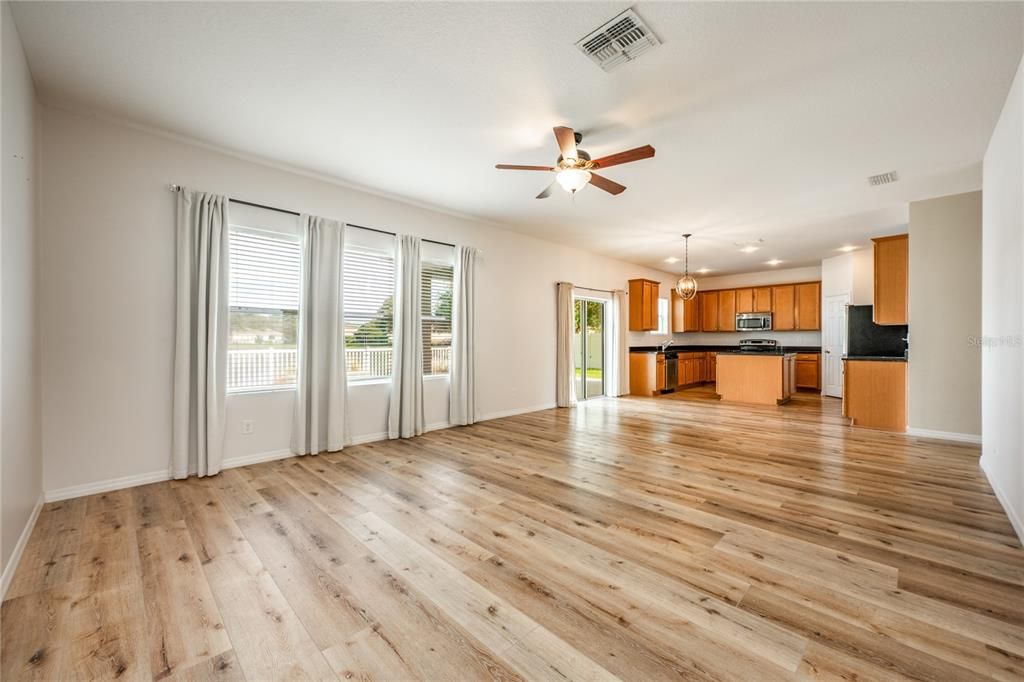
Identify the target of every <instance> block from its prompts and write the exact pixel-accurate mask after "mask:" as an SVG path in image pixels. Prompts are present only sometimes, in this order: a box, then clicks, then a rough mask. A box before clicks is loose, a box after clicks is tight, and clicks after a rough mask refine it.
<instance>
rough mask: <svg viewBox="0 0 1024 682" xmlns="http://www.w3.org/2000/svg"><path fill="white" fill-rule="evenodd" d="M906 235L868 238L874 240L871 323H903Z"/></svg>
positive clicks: (907, 247)
mask: <svg viewBox="0 0 1024 682" xmlns="http://www.w3.org/2000/svg"><path fill="white" fill-rule="evenodd" d="M908 237H909V235H905V234H898V235H895V236H892V237H878V238H876V239H872V240H871V241H873V242H874V243H875V307H874V320H875V324H907V300H908V295H907V289H908V271H909V259H910V240H909V239H908Z"/></svg>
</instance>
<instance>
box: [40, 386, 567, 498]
mask: <svg viewBox="0 0 1024 682" xmlns="http://www.w3.org/2000/svg"><path fill="white" fill-rule="evenodd" d="M553 407H555V404H554V403H545V404H543V405H534V406H532V407H524V408H519V409H514V410H505V411H502V412H492V413H490V414H486V415H483V416H481V417H480V418H479V419H477V421H487V420H489V419H499V418H501V417H511V416H513V415H517V414H525V413H527V412H537V411H539V410H548V409H551V408H553ZM450 426H451V424H449V423H448V422H436V423H434V424H428V425H427V427H426V430H427V431H436V430H439V429H447V428H448V427H450ZM387 438H388V434H387V431H380V432H377V433H367V434H364V435H362V436H356V437H355V438H353V439H352V442H351V445H362V444H363V443H373V442H376V441H381V440H387ZM292 456H293V455H292V452H291V450H270V451H268V452H258V453H256V454H253V455H241V456H238V457H230V458H228V459H225V460H224V461H223V462H222V463H221V468H222V469H234V468H235V467H243V466H248V465H250V464H259V463H261V462H271V461H274V460H277V459H287V458H288V457H292ZM170 479H171V473H170V470H169V469H164V470H161V471H151V472H149V473H145V474H136V475H134V476H122V477H120V478H110V479H107V480H105V481H96V482H94V483H85V484H82V485H73V486H68V487H67V488H57V489H54V490H47V491H46V492H45V493H44V495H43V499H44V500H45V501H46V502H58V501H60V500H69V499H71V498H73V497H83V496H85V495H96V494H97V493H109V492H111V491H112V490H121V489H122V488H134V487H135V486H139V485H146V484H149V483H159V482H160V481H169V480H170Z"/></svg>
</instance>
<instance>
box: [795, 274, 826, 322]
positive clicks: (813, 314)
mask: <svg viewBox="0 0 1024 682" xmlns="http://www.w3.org/2000/svg"><path fill="white" fill-rule="evenodd" d="M794 294H795V299H796V308H795V310H794V313H793V317H794V318H795V325H794V328H795V329H798V330H800V331H811V330H818V329H821V282H804V283H802V284H797V285H795V286H794Z"/></svg>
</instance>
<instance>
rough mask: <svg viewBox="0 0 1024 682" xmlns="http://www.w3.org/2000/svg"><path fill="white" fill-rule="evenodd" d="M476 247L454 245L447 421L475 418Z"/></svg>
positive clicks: (470, 422) (459, 421)
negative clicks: (450, 359)
mask: <svg viewBox="0 0 1024 682" xmlns="http://www.w3.org/2000/svg"><path fill="white" fill-rule="evenodd" d="M476 253H477V252H476V249H471V248H469V247H468V246H459V247H456V249H455V272H454V278H453V279H454V282H453V284H452V351H451V352H452V361H451V368H450V388H449V394H448V396H449V397H448V421H449V422H450V423H452V424H460V425H463V426H464V425H466V424H472V423H473V422H475V421H476V362H475V360H476Z"/></svg>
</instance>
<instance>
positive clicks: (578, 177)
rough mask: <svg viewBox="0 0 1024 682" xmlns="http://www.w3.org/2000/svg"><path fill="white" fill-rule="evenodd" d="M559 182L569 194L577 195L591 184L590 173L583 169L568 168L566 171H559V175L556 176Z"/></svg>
mask: <svg viewBox="0 0 1024 682" xmlns="http://www.w3.org/2000/svg"><path fill="white" fill-rule="evenodd" d="M555 179H556V180H558V184H559V185H561V187H562V189H564V190H565V191H566V192H568V193H569V194H575V193H576V192H578V191H580V190H581V189H583V188H584V187H586V186H587V183H589V182H590V171H586V170H583V169H582V168H566V169H565V170H561V171H558V175H556V176H555Z"/></svg>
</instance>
